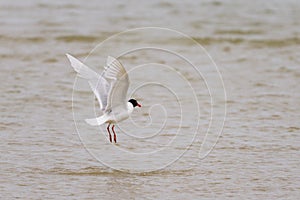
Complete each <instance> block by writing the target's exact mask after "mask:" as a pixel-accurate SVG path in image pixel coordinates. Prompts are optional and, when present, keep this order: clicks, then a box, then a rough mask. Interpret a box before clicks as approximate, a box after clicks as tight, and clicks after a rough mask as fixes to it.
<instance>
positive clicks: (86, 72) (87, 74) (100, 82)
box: [66, 54, 110, 110]
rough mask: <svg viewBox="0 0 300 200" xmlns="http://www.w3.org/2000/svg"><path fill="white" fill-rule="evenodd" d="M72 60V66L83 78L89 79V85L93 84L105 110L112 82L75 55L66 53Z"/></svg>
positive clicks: (102, 108)
mask: <svg viewBox="0 0 300 200" xmlns="http://www.w3.org/2000/svg"><path fill="white" fill-rule="evenodd" d="M66 55H67V57H68V59H69V60H70V62H71V65H72V67H73V68H74V70H75V71H76V72H77V73H78V75H79V76H80V77H81V78H84V79H87V80H88V83H89V85H90V86H91V88H92V90H93V92H94V94H95V96H96V98H97V100H98V102H99V105H100V109H101V110H105V108H106V107H107V100H108V98H107V97H108V92H109V89H110V84H109V83H108V81H107V80H105V78H104V77H102V76H100V75H99V74H97V73H96V72H95V71H93V70H92V69H90V68H89V67H88V66H86V65H85V64H83V63H82V62H80V61H79V60H78V59H76V58H74V57H73V56H71V55H69V54H66Z"/></svg>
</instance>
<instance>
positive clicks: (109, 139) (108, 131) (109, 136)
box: [106, 124, 112, 142]
mask: <svg viewBox="0 0 300 200" xmlns="http://www.w3.org/2000/svg"><path fill="white" fill-rule="evenodd" d="M109 126H110V124H108V126H107V128H106V130H107V131H108V135H109V141H110V142H112V141H111V134H110V131H109Z"/></svg>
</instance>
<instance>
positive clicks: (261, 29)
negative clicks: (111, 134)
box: [0, 0, 300, 199]
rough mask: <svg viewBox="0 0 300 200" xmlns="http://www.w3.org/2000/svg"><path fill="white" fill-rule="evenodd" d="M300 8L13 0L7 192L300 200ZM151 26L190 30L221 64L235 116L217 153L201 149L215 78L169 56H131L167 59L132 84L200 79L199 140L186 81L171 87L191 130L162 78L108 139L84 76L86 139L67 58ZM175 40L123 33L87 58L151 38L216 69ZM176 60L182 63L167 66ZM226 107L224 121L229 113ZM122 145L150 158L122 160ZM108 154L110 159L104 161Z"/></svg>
mask: <svg viewBox="0 0 300 200" xmlns="http://www.w3.org/2000/svg"><path fill="white" fill-rule="evenodd" d="M299 11H300V3H299V1H296V0H295V1H293V0H289V1H268V2H262V1H256V0H255V1H251V2H246V1H231V0H228V1H201V2H189V3H182V2H180V1H178V2H160V1H151V2H143V3H141V2H133V1H132V2H130V3H121V2H118V3H109V2H108V1H107V2H101V3H100V2H98V1H89V3H86V2H83V1H66V0H64V1H52V2H40V1H34V0H30V1H24V2H17V1H14V2H12V1H2V2H1V3H0V44H1V45H0V58H1V73H0V76H1V85H0V89H1V93H0V95H1V122H0V130H1V149H0V150H1V170H0V176H1V177H0V178H1V180H0V193H1V199H12V198H21V199H54V198H55V199H64V198H65V199H75V198H76V199H96V198H97V199H224V198H235V199H258V198H262V199H298V198H299V196H300V192H299V191H300V180H299V174H300V170H299V167H298V166H299V164H300V162H299V160H300V156H299V150H300V143H299V141H300V140H299V139H300V136H299V132H300V126H299V118H300V113H299V110H300V101H299V97H300V95H299V91H300V86H299V78H300V67H299V64H300V59H299V58H300V53H299V52H300V48H299V44H300V37H299V33H300V30H299V18H300V14H299V13H300V12H299ZM144 26H158V27H163V28H171V29H175V30H178V31H181V32H183V33H184V34H187V35H189V36H191V37H192V38H193V39H194V40H195V41H197V42H199V43H200V44H202V45H203V46H204V47H205V48H206V50H207V52H208V53H209V54H210V55H211V57H212V58H213V59H214V61H215V62H216V64H217V65H218V67H219V70H220V73H221V74H222V77H223V81H224V85H225V88H226V94H227V101H226V103H227V115H226V123H225V126H224V129H223V133H222V135H221V137H220V138H219V140H218V143H217V145H216V146H215V148H214V150H213V151H212V152H210V153H209V154H208V156H205V153H207V152H208V151H204V152H202V153H203V154H201V152H200V156H202V159H200V158H199V157H198V156H199V149H200V146H201V142H203V140H204V136H205V130H206V129H207V128H208V126H209V121H210V120H209V117H210V114H211V113H210V112H211V110H210V107H211V105H212V104H211V103H212V102H210V98H209V94H208V90H207V88H206V85H205V81H204V79H203V77H202V78H201V77H200V78H199V76H196V73H194V72H193V70H191V68H189V67H187V66H186V67H185V64H186V63H184V62H182V60H180V59H176V58H175V57H172V56H170V55H168V54H167V53H166V52H159V53H158V52H157V51H150V50H149V51H137V52H133V53H131V54H127V55H124V56H123V57H122V62H123V63H124V65H125V66H126V68H127V70H131V69H132V68H131V67H133V66H137V65H139V64H144V63H151V62H153V63H158V64H159V65H154V64H153V65H151V66H147V67H144V68H141V69H143V70H145V69H147V70H148V71H143V70H134V71H131V73H132V74H130V75H131V76H130V77H131V80H132V82H133V85H132V86H138V85H139V84H140V83H142V81H146V80H147V81H149V80H153V79H155V80H156V81H158V80H161V79H163V80H165V81H166V82H165V83H166V84H167V83H168V81H167V80H168V78H169V77H172V78H173V80H177V79H176V78H174V77H176V76H175V74H176V73H175V72H180V74H181V75H182V76H183V77H185V78H186V79H187V80H188V82H190V83H191V85H192V86H193V88H194V89H196V92H197V94H198V98H199V100H200V103H199V109H200V114H201V115H200V119H201V120H200V122H199V130H198V132H197V133H198V134H197V135H196V136H195V138H193V137H192V136H193V133H194V128H195V127H194V126H195V123H194V122H195V121H194V120H195V117H197V115H196V114H197V113H196V114H195V115H194V112H195V107H193V106H194V103H193V99H192V98H190V96H189V94H190V92H189V91H188V88H189V87H188V86H185V85H184V84H179V83H181V82H180V80H181V79H180V78H178V81H174V82H171V83H172V84H171V85H170V86H173V87H174V88H175V89H176V88H177V89H178V91H177V90H175V91H176V94H177V95H178V96H179V97H180V98H181V100H180V101H181V102H183V106H186V107H185V109H184V111H185V113H183V116H184V117H185V118H183V122H184V123H183V124H182V126H181V130H180V131H179V132H176V130H177V127H178V120H180V119H181V118H180V117H181V115H179V114H180V112H179V111H178V110H176V109H177V104H176V101H175V100H174V96H172V95H171V93H170V90H167V89H166V88H165V87H159V86H157V85H156V86H155V85H150V86H151V87H150V86H149V87H144V88H142V89H140V90H137V91H136V93H134V91H133V89H131V90H130V92H133V94H134V95H135V96H137V97H138V98H139V99H140V101H141V103H142V104H143V105H145V106H144V107H143V108H142V109H140V110H137V111H136V112H135V113H134V115H133V117H132V119H131V120H128V121H127V122H124V123H122V124H120V126H119V127H118V130H117V131H118V132H119V134H118V140H119V143H118V145H112V144H110V143H108V142H107V139H106V138H105V137H106V135H105V134H100V133H99V131H100V130H101V131H103V130H104V128H103V129H98V128H92V127H88V126H87V125H85V124H84V123H83V121H82V119H84V118H87V117H91V115H92V114H93V107H92V106H91V103H93V96H92V94H91V93H90V92H89V90H88V87H87V85H85V84H84V81H83V80H80V79H77V82H76V83H75V86H76V87H75V88H76V90H75V91H74V94H73V95H74V102H73V103H74V104H73V106H74V107H73V110H74V111H75V120H76V122H78V123H77V128H78V130H79V132H80V138H81V140H83V142H81V140H80V138H79V137H78V134H77V131H76V128H75V125H74V121H73V113H72V93H73V84H74V79H75V77H76V74H75V73H74V71H73V70H72V68H71V67H70V65H69V63H68V61H67V59H66V57H65V53H71V54H73V55H75V56H76V57H78V58H80V59H81V60H84V58H85V57H86V56H87V55H88V54H89V52H90V51H91V50H92V49H93V48H94V47H95V46H96V45H97V44H98V43H99V42H102V41H103V40H105V39H106V38H108V37H110V36H112V35H114V34H117V33H119V32H121V31H124V30H127V29H131V28H136V27H144ZM171 36H172V34H170V35H163V34H158V35H156V36H154V38H155V39H157V40H155V41H153V40H147V39H145V38H144V37H140V35H138V34H132V35H130V34H129V36H128V37H126V40H118V38H116V39H115V40H112V41H111V42H110V43H107V46H105V48H103V49H100V50H99V49H98V50H96V51H95V52H94V53H93V54H91V55H90V57H89V59H87V60H86V62H87V64H89V65H90V66H93V67H94V69H98V70H99V71H100V70H101V68H100V66H101V65H102V64H101V63H104V62H105V58H106V55H107V54H109V53H111V52H114V53H116V52H118V50H120V51H121V49H122V48H125V47H129V48H131V47H135V46H138V45H139V44H141V43H145V42H146V43H147V42H148V44H149V43H150V44H152V43H153V42H154V43H155V44H160V45H163V46H164V47H167V48H168V49H172V50H174V51H175V50H176V51H177V52H179V53H180V54H182V55H185V56H187V57H188V58H189V59H192V60H193V59H195V60H194V62H195V64H196V65H197V66H200V69H201V72H203V74H204V76H207V77H211V76H212V74H213V73H215V71H214V70H213V68H212V63H211V61H210V60H209V59H208V57H207V56H206V54H205V53H204V52H202V53H199V51H196V49H195V48H194V46H193V45H192V44H191V43H190V42H189V41H187V40H185V39H182V38H177V37H171ZM147 38H148V37H147ZM150 38H153V37H150ZM101 53H102V54H101ZM112 55H115V54H112ZM95 63H96V64H95ZM162 66H165V68H163V67H162ZM166 66H172V67H174V68H172V70H171V71H170V70H169V68H167V67H166ZM97 67H98V68H97ZM155 67H156V68H155ZM159 70H162V71H159ZM168 70H169V71H168ZM154 71H155V72H154ZM157 72H159V73H157ZM172 73H174V74H173V75H172V76H171V74H172ZM177 74H178V73H177ZM178 77H180V76H178ZM197 77H198V78H197ZM169 83H170V82H169ZM177 84H178V86H177ZM219 86H220V85H217V83H215V85H214V84H213V83H212V85H211V84H210V85H209V87H210V89H211V91H212V92H215V94H220V96H222V93H219V92H220V91H218V90H215V89H216V88H217V87H219ZM133 88H134V87H133ZM174 88H173V89H174ZM150 91H151V92H150ZM162 102H163V104H162ZM174 102H175V103H174ZM213 103H214V106H215V107H216V108H222V106H223V105H224V102H222V100H220V99H218V98H217V100H216V101H215V102H213ZM155 104H157V106H153V105H155ZM158 104H162V105H163V106H165V108H166V111H167V113H168V115H167V119H168V120H167V122H166V124H165V126H164V129H163V131H162V132H160V133H158V134H154V133H156V132H155V131H157V130H159V129H160V128H161V127H160V126H161V125H162V120H161V118H162V119H164V117H165V116H164V114H165V113H164V110H163V109H162V107H161V105H158ZM151 106H152V107H151ZM216 110H218V109H216ZM221 111H222V109H221ZM189 113H193V114H190V115H189ZM216 114H217V115H216V117H215V118H216V119H218V116H219V115H222V112H217V113H216ZM150 117H152V119H150ZM151 120H152V121H151ZM220 120H222V116H221V117H220ZM148 124H151V125H150V126H147V125H148ZM122 130H124V131H123V132H124V133H126V134H123V132H122ZM174 136H176V138H178V139H179V141H178V142H177V143H175V145H171V148H170V149H169V150H168V151H166V152H164V151H163V152H162V153H161V154H155V155H154V156H149V154H148V153H149V152H151V151H152V150H153V151H155V150H157V149H161V148H162V149H165V148H166V146H168V142H169V141H172V139H173V138H174ZM216 136H217V133H216V132H214V131H212V132H211V133H210V135H208V138H207V139H208V140H207V143H206V144H208V146H209V147H211V145H212V144H213V143H214V141H215V139H216ZM138 137H141V138H140V139H138ZM193 139H195V140H193ZM210 140H211V141H210ZM190 144H192V145H191V146H190ZM187 147H188V150H187V152H185V154H184V155H183V156H182V157H180V159H179V160H177V161H176V162H175V163H173V164H171V165H169V166H168V167H165V168H162V169H160V170H155V171H152V170H151V169H156V168H161V167H160V166H161V165H162V164H163V163H165V162H166V160H167V159H171V161H172V160H173V159H174V158H177V157H178V155H179V154H180V153H182V152H184V151H185V150H186V148H187ZM86 148H87V149H88V150H89V151H87V149H86ZM208 149H209V148H208ZM119 150H125V151H128V152H131V153H132V152H133V153H135V154H136V155H139V156H137V157H135V156H128V157H126V156H125V157H124V156H121V155H122V154H119ZM90 153H91V154H90ZM142 153H144V154H145V156H140V154H142ZM99 156H100V158H101V161H102V162H104V163H101V162H99V161H98V160H97V158H98V159H99ZM111 165H113V168H110V167H112V166H111ZM149 168H150V169H149ZM132 172H134V173H132Z"/></svg>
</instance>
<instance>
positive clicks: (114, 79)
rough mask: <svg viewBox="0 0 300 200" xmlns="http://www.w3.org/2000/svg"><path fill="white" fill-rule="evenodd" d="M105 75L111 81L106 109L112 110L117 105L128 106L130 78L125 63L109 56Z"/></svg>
mask: <svg viewBox="0 0 300 200" xmlns="http://www.w3.org/2000/svg"><path fill="white" fill-rule="evenodd" d="M103 76H104V77H105V78H106V79H108V80H109V81H110V89H109V91H108V98H107V106H106V108H105V110H106V111H110V110H111V109H112V108H113V107H116V106H123V107H124V108H126V106H127V91H128V87H129V78H128V74H127V72H126V70H125V68H124V67H123V65H122V64H121V63H120V62H119V61H118V60H117V59H115V58H113V57H111V56H108V58H107V67H106V68H105V70H104V72H103Z"/></svg>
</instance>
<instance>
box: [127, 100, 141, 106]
mask: <svg viewBox="0 0 300 200" xmlns="http://www.w3.org/2000/svg"><path fill="white" fill-rule="evenodd" d="M128 102H130V103H132V105H133V107H136V106H138V107H142V106H141V104H139V103H138V102H137V101H136V100H135V99H130V100H129V101H128Z"/></svg>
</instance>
